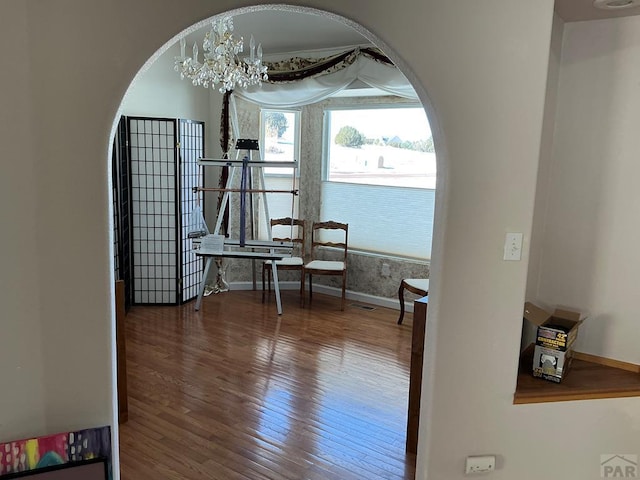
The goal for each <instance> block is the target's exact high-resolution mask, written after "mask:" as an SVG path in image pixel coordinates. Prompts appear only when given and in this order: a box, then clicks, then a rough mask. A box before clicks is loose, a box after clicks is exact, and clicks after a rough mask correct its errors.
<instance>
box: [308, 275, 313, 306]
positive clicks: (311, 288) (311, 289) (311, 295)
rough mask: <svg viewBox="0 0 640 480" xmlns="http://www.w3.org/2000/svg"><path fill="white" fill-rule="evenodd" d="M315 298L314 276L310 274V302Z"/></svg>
mask: <svg viewBox="0 0 640 480" xmlns="http://www.w3.org/2000/svg"><path fill="white" fill-rule="evenodd" d="M312 300H313V277H312V276H311V274H309V303H311V301H312Z"/></svg>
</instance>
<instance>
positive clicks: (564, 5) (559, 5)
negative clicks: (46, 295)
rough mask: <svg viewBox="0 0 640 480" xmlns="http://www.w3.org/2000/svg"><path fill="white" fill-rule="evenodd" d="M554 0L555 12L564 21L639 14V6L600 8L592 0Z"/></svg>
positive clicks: (581, 20)
mask: <svg viewBox="0 0 640 480" xmlns="http://www.w3.org/2000/svg"><path fill="white" fill-rule="evenodd" d="M555 1H556V3H555V10H556V13H557V14H558V15H559V16H560V18H562V19H563V20H564V21H565V22H583V21H586V20H601V19H604V18H616V17H628V16H632V15H640V6H637V7H632V8H619V9H616V10H601V9H599V8H595V7H594V6H593V0H555Z"/></svg>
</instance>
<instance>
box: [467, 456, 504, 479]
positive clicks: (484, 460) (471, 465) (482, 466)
mask: <svg viewBox="0 0 640 480" xmlns="http://www.w3.org/2000/svg"><path fill="white" fill-rule="evenodd" d="M495 469H496V456H495V455H476V456H471V457H467V462H466V467H465V472H464V473H466V474H467V475H473V474H476V473H489V472H493V471H494V470H495Z"/></svg>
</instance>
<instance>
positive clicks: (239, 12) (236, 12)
mask: <svg viewBox="0 0 640 480" xmlns="http://www.w3.org/2000/svg"><path fill="white" fill-rule="evenodd" d="M266 8H268V9H272V8H273V7H272V6H270V7H266ZM277 8H282V10H283V11H289V10H291V11H295V12H302V13H313V14H317V15H322V16H325V17H327V18H330V19H331V20H335V21H339V22H341V23H343V24H346V25H347V26H349V27H350V28H354V29H355V30H356V31H358V32H359V33H360V34H362V35H363V36H364V37H365V38H367V40H369V41H372V43H374V44H376V45H378V46H380V47H381V48H382V50H383V51H385V53H390V55H389V56H390V57H391V58H392V59H393V60H394V61H396V62H398V63H400V64H401V63H402V62H401V61H400V60H399V57H397V56H395V57H396V58H394V55H393V54H392V53H391V52H390V49H388V48H385V46H384V44H383V43H382V42H381V41H379V40H378V39H377V38H375V36H374V35H372V34H371V33H370V32H368V31H365V30H364V29H363V28H362V27H360V26H359V25H357V24H354V23H352V22H350V21H348V20H346V19H344V18H342V17H338V16H335V15H332V14H328V13H326V12H319V11H317V10H312V9H304V8H293V7H286V6H282V7H277ZM263 10H264V9H262V8H260V7H256V8H247V9H238V10H234V11H232V12H228V13H229V14H231V15H234V16H239V15H242V14H245V13H257V12H261V11H263ZM208 23H209V20H205V21H202V22H200V23H198V24H195V25H194V26H192V27H191V28H189V29H188V30H187V32H186V33H191V32H194V31H196V30H198V29H199V28H201V27H202V26H205V25H207V24H208ZM173 45H175V42H174V40H172V41H170V42H168V43H167V44H165V46H164V47H163V48H161V49H160V50H159V51H158V52H156V54H155V55H154V56H153V57H152V59H150V60H149V61H148V62H147V63H146V64H145V66H144V67H143V69H142V70H141V72H142V71H143V70H145V69H148V68H150V67H151V65H152V64H153V62H154V61H155V60H156V59H157V58H158V57H159V56H160V55H161V54H162V53H164V52H165V51H166V50H167V49H168V48H170V47H172V46H173ZM403 71H404V72H405V73H407V70H406V69H404V70H403ZM139 76H140V72H139V73H138V75H137V76H136V79H137V78H138V77H139ZM408 76H409V77H411V75H410V72H409V73H408ZM135 82H136V80H134V82H133V84H135ZM133 84H132V85H133ZM130 88H131V87H130ZM418 89H419V88H418ZM422 93H424V92H422ZM420 97H421V98H422V99H424V98H425V95H424V94H422V95H420ZM423 106H425V109H426V110H427V112H428V113H429V107H428V104H426V103H425V102H424V100H423ZM430 120H432V122H433V120H434V118H433V115H430ZM432 128H433V130H434V134H435V136H436V144H437V143H438V141H437V137H438V129H437V123H435V122H433V123H432ZM211 143H215V142H211ZM439 175H441V173H440V174H439ZM439 183H440V184H442V181H441V180H440V181H439Z"/></svg>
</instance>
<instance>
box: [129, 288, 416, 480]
mask: <svg viewBox="0 0 640 480" xmlns="http://www.w3.org/2000/svg"><path fill="white" fill-rule="evenodd" d="M283 307H284V314H283V315H282V316H280V317H279V316H278V315H277V313H276V308H275V301H274V300H271V302H267V303H265V304H262V303H261V293H260V292H246V291H237V292H226V293H223V294H218V295H211V296H209V297H205V298H204V301H203V305H202V309H201V311H200V312H196V311H194V304H193V303H188V304H186V305H184V306H181V307H134V308H133V309H132V310H131V311H130V312H129V314H128V316H127V360H128V365H127V368H128V381H129V421H128V422H127V423H126V424H124V425H122V426H121V427H120V444H121V445H120V452H121V457H120V460H121V474H122V479H123V480H146V479H149V480H151V479H153V480H161V479H224V480H234V479H242V480H246V479H251V480H254V479H272V480H280V479H290V480H300V479H309V480H352V479H361V480H374V479H389V480H392V479H393V480H396V479H397V480H409V479H413V478H414V472H415V467H414V464H415V457H414V456H413V455H406V454H405V438H406V437H405V435H406V433H405V429H406V418H407V398H408V388H409V360H410V348H411V321H410V320H411V319H410V317H409V319H408V320H409V321H408V322H406V324H405V325H400V326H399V325H396V319H397V312H396V311H394V310H389V309H385V308H381V307H375V309H374V310H367V309H363V308H360V307H358V306H355V305H348V306H347V307H346V309H345V311H344V312H341V311H340V299H338V298H333V297H328V296H323V295H320V294H316V295H314V298H313V304H312V305H311V306H309V305H307V306H306V307H305V308H300V306H299V297H298V293H297V292H293V291H285V292H283Z"/></svg>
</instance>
